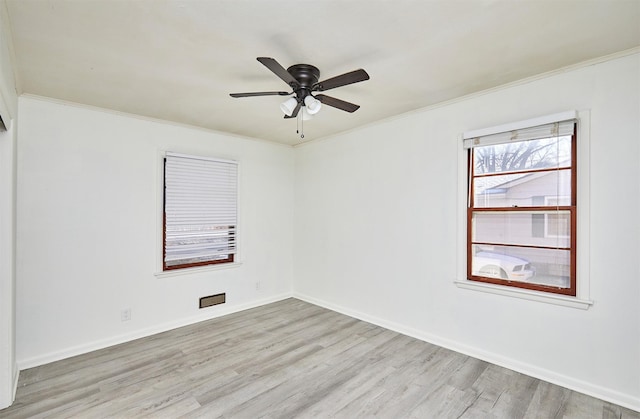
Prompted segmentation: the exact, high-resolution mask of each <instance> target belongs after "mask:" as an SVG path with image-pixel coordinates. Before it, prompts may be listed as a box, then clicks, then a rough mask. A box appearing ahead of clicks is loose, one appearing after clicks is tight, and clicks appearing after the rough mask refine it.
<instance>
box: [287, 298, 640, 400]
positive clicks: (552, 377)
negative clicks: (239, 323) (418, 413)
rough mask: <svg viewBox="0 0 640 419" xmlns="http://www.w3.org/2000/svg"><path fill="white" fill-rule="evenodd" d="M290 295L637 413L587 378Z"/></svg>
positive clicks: (622, 395)
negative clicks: (565, 373) (569, 374)
mask: <svg viewBox="0 0 640 419" xmlns="http://www.w3.org/2000/svg"><path fill="white" fill-rule="evenodd" d="M293 297H294V298H297V299H299V300H303V301H306V302H308V303H311V304H315V305H317V306H320V307H324V308H327V309H329V310H332V311H335V312H338V313H341V314H345V315H347V316H350V317H354V318H356V319H359V320H363V321H366V322H368V323H372V324H375V325H377V326H380V327H384V328H385V329H389V330H393V331H394V332H398V333H401V334H403V335H407V336H411V337H413V338H416V339H419V340H422V341H424V342H428V343H431V344H434V345H438V346H441V347H443V348H447V349H450V350H452V351H455V352H459V353H462V354H464V355H468V356H471V357H473V358H477V359H481V360H483V361H486V362H490V363H492V364H495V365H498V366H501V367H504V368H508V369H510V370H513V371H517V372H519V373H522V374H526V375H529V376H531V377H534V378H537V379H540V380H543V381H547V382H549V383H552V384H556V385H559V386H562V387H566V388H568V389H570V390H574V391H577V392H579V393H583V394H586V395H589V396H592V397H596V398H598V399H602V400H605V401H608V402H610V403H614V404H617V405H620V406H623V407H626V408H628V409H632V410H635V411H638V412H640V398H638V397H634V396H632V395H630V394H625V393H621V392H618V391H615V390H611V389H608V388H605V387H602V386H599V385H597V384H592V383H589V382H586V381H582V380H578V379H575V378H572V377H568V376H566V375H562V374H558V373H556V372H553V371H550V370H547V369H544V368H540V367H537V366H535V365H531V364H528V363H523V362H520V361H517V360H515V359H511V358H507V357H504V356H501V355H499V354H496V353H493V352H487V351H484V350H482V349H480V348H477V347H473V346H469V345H465V344H462V343H460V342H456V341H453V340H450V339H446V338H443V337H441V336H437V335H433V334H430V333H425V332H423V331H421V330H417V329H413V328H411V327H407V326H404V325H402V324H399V323H395V322H390V321H387V320H385V319H381V318H379V317H375V316H371V315H368V314H366V313H361V312H359V311H356V310H352V309H350V308H347V307H342V306H339V305H336V304H333V303H329V302H327V301H323V300H319V299H317V298H314V297H310V296H308V295H304V294H301V293H298V292H294V293H293Z"/></svg>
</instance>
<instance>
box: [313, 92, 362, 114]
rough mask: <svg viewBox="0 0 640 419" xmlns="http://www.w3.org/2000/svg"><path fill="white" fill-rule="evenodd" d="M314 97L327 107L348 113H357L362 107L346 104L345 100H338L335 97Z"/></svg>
mask: <svg viewBox="0 0 640 419" xmlns="http://www.w3.org/2000/svg"><path fill="white" fill-rule="evenodd" d="M314 97H315V98H316V99H318V100H319V101H320V102H322V103H323V104H325V105H327V106H333V107H334V108H338V109H342V110H343V111H347V112H355V111H357V110H358V109H359V108H360V105H356V104H354V103H349V102H345V101H344V100H340V99H336V98H335V97H331V96H327V95H315V96H314Z"/></svg>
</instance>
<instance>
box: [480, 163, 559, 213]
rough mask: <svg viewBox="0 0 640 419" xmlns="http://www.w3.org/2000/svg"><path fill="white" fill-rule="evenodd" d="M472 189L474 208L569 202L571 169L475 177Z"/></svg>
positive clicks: (548, 204) (549, 204) (546, 204)
mask: <svg viewBox="0 0 640 419" xmlns="http://www.w3.org/2000/svg"><path fill="white" fill-rule="evenodd" d="M473 189H474V198H473V199H474V200H473V204H474V207H475V208H488V207H514V206H517V207H531V206H540V205H545V206H556V205H571V170H570V169H565V170H554V171H551V172H534V173H520V174H510V175H497V176H487V177H477V178H474V180H473ZM542 203H544V204H542Z"/></svg>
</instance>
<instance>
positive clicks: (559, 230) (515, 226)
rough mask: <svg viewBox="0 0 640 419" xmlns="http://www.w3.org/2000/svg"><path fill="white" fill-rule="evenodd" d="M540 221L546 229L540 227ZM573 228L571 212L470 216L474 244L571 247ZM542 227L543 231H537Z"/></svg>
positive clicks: (527, 212)
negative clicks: (540, 232) (571, 228)
mask: <svg viewBox="0 0 640 419" xmlns="http://www.w3.org/2000/svg"><path fill="white" fill-rule="evenodd" d="M540 222H542V223H544V225H545V226H546V228H542V229H540V228H539V227H538V223H540ZM570 227H571V212H570V211H526V212H523V211H517V212H516V211H513V212H512V211H496V212H480V211H478V212H474V213H473V214H472V216H471V228H472V230H471V240H472V242H474V243H496V244H513V245H522V246H545V247H562V248H568V247H570V245H571V243H570V241H569V235H570ZM539 230H542V231H543V232H544V233H543V234H542V235H539V234H537V233H538V232H539Z"/></svg>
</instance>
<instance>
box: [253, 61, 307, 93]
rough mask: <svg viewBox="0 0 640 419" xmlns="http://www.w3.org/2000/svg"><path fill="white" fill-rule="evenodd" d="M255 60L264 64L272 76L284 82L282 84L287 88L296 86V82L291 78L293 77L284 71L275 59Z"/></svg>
mask: <svg viewBox="0 0 640 419" xmlns="http://www.w3.org/2000/svg"><path fill="white" fill-rule="evenodd" d="M257 60H258V61H260V62H261V63H262V64H264V66H265V67H267V68H268V69H269V70H271V71H272V72H273V74H275V75H276V76H278V77H280V78H281V79H282V80H284V82H285V83H287V84H288V85H289V86H291V87H295V86H298V81H297V80H296V79H295V78H293V76H292V75H291V74H290V73H289V72H288V71H287V70H285V68H284V67H283V66H281V65H280V63H278V62H277V61H276V60H275V59H273V58H270V57H258V58H257Z"/></svg>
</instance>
